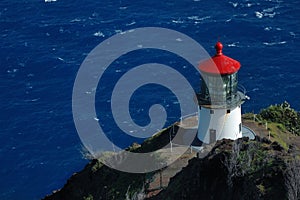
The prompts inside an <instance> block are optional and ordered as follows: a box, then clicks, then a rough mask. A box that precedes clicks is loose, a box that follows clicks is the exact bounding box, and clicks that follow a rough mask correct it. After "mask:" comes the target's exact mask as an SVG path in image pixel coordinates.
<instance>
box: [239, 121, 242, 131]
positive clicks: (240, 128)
mask: <svg viewBox="0 0 300 200" xmlns="http://www.w3.org/2000/svg"><path fill="white" fill-rule="evenodd" d="M239 132H242V123H240V124H239Z"/></svg>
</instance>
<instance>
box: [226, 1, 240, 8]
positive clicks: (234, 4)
mask: <svg viewBox="0 0 300 200" xmlns="http://www.w3.org/2000/svg"><path fill="white" fill-rule="evenodd" d="M228 3H230V4H231V5H232V6H233V7H234V8H236V7H237V6H238V5H239V3H237V2H236V3H234V2H231V1H229V2H228Z"/></svg>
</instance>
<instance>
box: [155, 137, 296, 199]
mask: <svg viewBox="0 0 300 200" xmlns="http://www.w3.org/2000/svg"><path fill="white" fill-rule="evenodd" d="M299 170H300V162H299V160H298V159H295V158H294V157H293V156H291V154H287V152H285V151H284V149H283V148H282V147H281V146H280V145H279V144H278V143H277V142H273V143H271V141H269V140H267V139H260V138H258V137H257V138H256V140H255V141H249V140H248V139H247V138H243V139H239V140H237V141H230V140H222V141H219V142H218V144H217V145H216V147H215V148H214V149H213V151H212V152H211V153H210V154H209V155H208V156H207V157H205V158H204V159H197V158H194V159H192V160H190V162H189V165H188V166H187V167H186V168H184V169H183V170H182V171H181V172H180V173H178V174H177V175H176V176H175V177H173V178H172V179H171V182H170V184H169V186H168V187H167V188H166V189H165V190H163V191H162V192H160V193H159V194H158V195H157V196H154V197H152V198H150V199H151V200H154V199H172V200H173V199H218V200H222V199H224V200H225V199H228V200H229V199H249V200H250V199H251V200H252V199H299V198H300V176H299V175H300V171H299Z"/></svg>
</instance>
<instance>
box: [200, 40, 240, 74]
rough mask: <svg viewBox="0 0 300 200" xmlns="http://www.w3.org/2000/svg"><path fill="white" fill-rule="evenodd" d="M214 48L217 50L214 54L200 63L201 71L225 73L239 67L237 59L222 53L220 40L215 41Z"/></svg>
mask: <svg viewBox="0 0 300 200" xmlns="http://www.w3.org/2000/svg"><path fill="white" fill-rule="evenodd" d="M215 48H216V51H217V53H216V55H215V56H213V57H212V58H211V59H208V60H206V61H204V62H202V63H200V65H199V69H200V71H201V72H205V73H209V74H221V75H226V74H233V73H235V72H237V71H238V70H239V69H240V67H241V64H240V63H239V62H238V61H236V60H234V59H232V58H229V57H227V56H225V55H223V53H222V49H223V45H222V43H221V42H217V44H216V46H215ZM212 61H213V62H212Z"/></svg>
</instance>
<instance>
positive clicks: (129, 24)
mask: <svg viewBox="0 0 300 200" xmlns="http://www.w3.org/2000/svg"><path fill="white" fill-rule="evenodd" d="M134 24H136V22H135V21H133V22H131V23H128V24H126V26H131V25H134Z"/></svg>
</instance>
